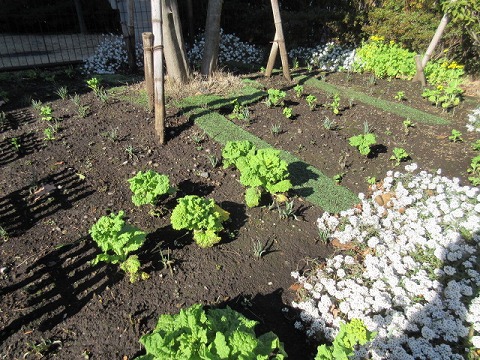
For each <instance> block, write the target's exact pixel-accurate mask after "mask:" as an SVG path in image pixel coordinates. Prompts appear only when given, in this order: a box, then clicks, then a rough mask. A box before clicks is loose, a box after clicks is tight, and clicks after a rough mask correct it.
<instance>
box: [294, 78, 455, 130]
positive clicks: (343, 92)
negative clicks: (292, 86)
mask: <svg viewBox="0 0 480 360" xmlns="http://www.w3.org/2000/svg"><path fill="white" fill-rule="evenodd" d="M295 79H296V80H297V81H298V83H299V84H305V85H307V86H312V87H315V88H318V89H321V90H323V91H325V92H327V93H329V94H337V93H338V94H340V96H344V97H348V98H350V99H355V100H358V101H360V102H362V103H364V104H367V105H370V106H374V107H376V108H378V109H380V110H383V111H386V112H389V113H391V114H395V115H398V116H401V117H403V118H409V119H412V120H414V121H416V122H422V123H426V124H434V125H448V124H450V121H448V120H447V119H444V118H442V117H440V116H435V115H432V114H429V113H426V112H424V111H420V110H417V109H414V108H412V107H410V106H406V105H403V104H400V103H395V102H392V101H387V100H382V99H378V98H376V97H373V96H368V95H365V94H364V93H363V92H359V91H355V90H352V89H348V88H345V87H343V86H338V85H332V84H328V83H326V82H325V81H321V80H318V79H317V78H314V77H307V76H304V75H302V76H296V77H295Z"/></svg>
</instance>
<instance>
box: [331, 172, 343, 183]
mask: <svg viewBox="0 0 480 360" xmlns="http://www.w3.org/2000/svg"><path fill="white" fill-rule="evenodd" d="M344 176H345V173H340V174H335V175H333V181H335V184H337V185H338V184H340V183H341V182H342V180H343V177H344Z"/></svg>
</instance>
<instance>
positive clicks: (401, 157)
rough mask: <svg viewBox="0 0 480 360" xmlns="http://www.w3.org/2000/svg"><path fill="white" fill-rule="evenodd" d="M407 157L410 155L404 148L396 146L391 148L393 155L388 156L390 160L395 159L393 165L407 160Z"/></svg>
mask: <svg viewBox="0 0 480 360" xmlns="http://www.w3.org/2000/svg"><path fill="white" fill-rule="evenodd" d="M409 157H410V155H408V153H407V152H406V151H405V149H403V148H398V147H396V148H394V149H393V155H392V156H390V160H395V161H396V163H395V166H398V165H400V163H401V162H402V161H405V160H407V159H408V158H409Z"/></svg>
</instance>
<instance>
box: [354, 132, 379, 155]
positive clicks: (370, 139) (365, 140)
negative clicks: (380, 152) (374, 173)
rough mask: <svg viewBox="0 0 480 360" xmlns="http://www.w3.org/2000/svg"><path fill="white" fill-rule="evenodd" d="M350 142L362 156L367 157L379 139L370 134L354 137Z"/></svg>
mask: <svg viewBox="0 0 480 360" xmlns="http://www.w3.org/2000/svg"><path fill="white" fill-rule="evenodd" d="M348 142H349V144H350V145H351V146H355V147H356V148H357V149H358V150H359V151H360V154H362V155H365V156H367V155H368V154H370V151H371V148H370V146H372V145H374V144H375V143H376V142H377V139H376V137H375V134H372V133H368V134H361V135H356V136H352V137H351V138H349V139H348Z"/></svg>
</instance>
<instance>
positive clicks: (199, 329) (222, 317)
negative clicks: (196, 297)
mask: <svg viewBox="0 0 480 360" xmlns="http://www.w3.org/2000/svg"><path fill="white" fill-rule="evenodd" d="M257 324H258V322H257V321H255V320H250V319H248V318H246V317H244V316H243V315H242V314H240V313H238V312H236V311H234V310H232V309H231V308H229V307H228V306H227V308H225V309H209V310H206V311H205V310H204V308H203V307H202V305H200V304H194V305H192V306H191V307H189V308H187V309H182V310H180V313H179V314H175V315H168V314H164V315H160V318H159V319H158V322H157V326H156V327H155V330H153V332H152V333H150V334H146V335H143V336H142V337H141V338H140V343H142V345H143V346H145V350H146V352H147V353H146V355H142V356H140V357H137V358H136V360H157V359H159V360H160V359H218V360H220V359H265V360H267V359H270V360H282V359H285V358H286V357H287V354H286V353H285V350H284V349H283V344H282V343H281V342H280V340H279V339H278V337H277V336H276V335H275V334H274V333H273V332H268V333H265V334H263V335H260V336H257V335H256V334H255V331H254V328H255V326H256V325H257Z"/></svg>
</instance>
